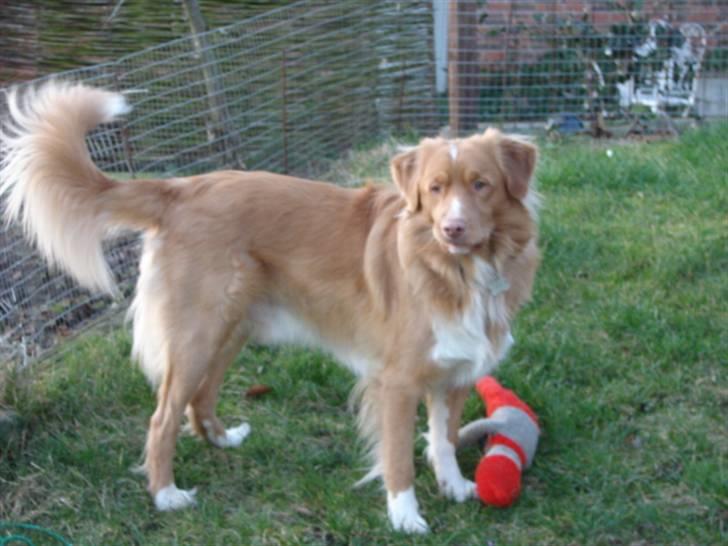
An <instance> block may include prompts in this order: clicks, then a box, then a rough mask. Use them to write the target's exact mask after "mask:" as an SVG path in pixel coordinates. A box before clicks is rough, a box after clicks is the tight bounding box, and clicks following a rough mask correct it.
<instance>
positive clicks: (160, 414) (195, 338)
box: [144, 325, 215, 510]
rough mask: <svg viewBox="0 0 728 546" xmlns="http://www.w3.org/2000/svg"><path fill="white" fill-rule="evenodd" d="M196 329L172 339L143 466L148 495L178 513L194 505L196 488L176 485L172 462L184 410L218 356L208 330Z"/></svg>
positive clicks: (176, 335) (159, 504)
mask: <svg viewBox="0 0 728 546" xmlns="http://www.w3.org/2000/svg"><path fill="white" fill-rule="evenodd" d="M196 329H197V331H196V332H191V331H190V330H187V329H184V330H182V329H177V330H176V331H175V336H173V337H174V339H173V340H170V343H169V349H168V352H169V355H168V358H169V361H168V362H167V365H166V368H165V373H164V378H163V380H162V384H161V385H160V387H159V390H158V391H157V409H156V410H155V412H154V415H152V418H151V420H150V422H149V433H148V435H147V448H146V460H145V463H144V466H145V469H146V471H147V477H148V480H149V492H150V493H151V494H152V497H153V498H154V504H155V506H156V507H157V509H158V510H176V509H180V508H185V507H186V506H189V505H192V504H194V502H195V498H194V496H195V490H194V489H193V490H189V491H185V490H181V489H178V488H177V486H176V485H175V481H174V474H173V471H172V461H173V459H174V451H175V444H176V442H177V434H178V432H179V428H180V424H181V421H182V415H183V413H184V410H185V407H186V406H187V404H188V403H189V401H190V400H191V399H192V396H193V395H194V393H195V391H196V390H197V388H198V387H199V385H200V383H201V382H202V380H203V379H204V377H205V373H206V371H207V368H208V366H209V364H210V362H211V359H212V357H213V356H214V353H215V351H214V342H212V340H211V339H210V336H209V335H207V334H206V332H205V328H204V327H203V326H202V325H199V326H197V327H196ZM185 330H186V331H185ZM190 334H191V335H190Z"/></svg>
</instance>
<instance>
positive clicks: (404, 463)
mask: <svg viewBox="0 0 728 546" xmlns="http://www.w3.org/2000/svg"><path fill="white" fill-rule="evenodd" d="M419 400H420V396H419V395H418V393H416V392H412V388H411V387H403V386H384V387H382V389H381V400H380V403H381V411H382V414H381V417H382V438H381V446H380V447H381V457H382V461H381V462H382V469H383V471H384V486H385V487H386V489H387V512H388V514H389V520H390V521H391V522H392V526H393V527H394V529H395V530H397V531H405V532H407V533H426V532H427V531H428V530H429V527H428V526H427V522H426V521H425V520H424V519H423V518H422V516H421V515H420V512H419V507H418V505H417V497H416V496H415V488H414V479H415V467H414V459H413V449H414V434H415V418H416V415H417V405H418V404H419Z"/></svg>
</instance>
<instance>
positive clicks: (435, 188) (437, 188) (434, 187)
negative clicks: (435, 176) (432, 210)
mask: <svg viewBox="0 0 728 546" xmlns="http://www.w3.org/2000/svg"><path fill="white" fill-rule="evenodd" d="M441 191H442V186H440V184H433V185H432V186H430V193H440V192H441Z"/></svg>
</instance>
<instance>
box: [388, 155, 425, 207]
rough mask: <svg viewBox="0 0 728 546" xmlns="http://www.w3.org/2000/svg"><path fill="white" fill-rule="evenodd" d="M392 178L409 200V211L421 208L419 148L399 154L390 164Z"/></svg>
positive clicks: (406, 199) (407, 200)
mask: <svg viewBox="0 0 728 546" xmlns="http://www.w3.org/2000/svg"><path fill="white" fill-rule="evenodd" d="M389 169H390V171H391V172H392V179H393V180H394V183H395V184H397V187H398V188H399V191H401V192H402V195H403V196H404V199H405V201H406V202H407V211H408V212H417V210H418V209H419V208H420V190H419V187H418V184H417V177H416V172H417V148H415V149H414V150H409V151H407V152H404V153H401V154H398V155H396V156H394V157H393V158H392V161H391V162H390V164H389Z"/></svg>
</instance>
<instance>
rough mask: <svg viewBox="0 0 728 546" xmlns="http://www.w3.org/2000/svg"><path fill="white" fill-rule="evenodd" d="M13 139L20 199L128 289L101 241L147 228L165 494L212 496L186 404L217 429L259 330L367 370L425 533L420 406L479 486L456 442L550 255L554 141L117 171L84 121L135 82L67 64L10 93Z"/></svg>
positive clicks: (438, 460) (115, 108)
mask: <svg viewBox="0 0 728 546" xmlns="http://www.w3.org/2000/svg"><path fill="white" fill-rule="evenodd" d="M9 103H10V107H11V110H10V112H11V120H10V123H9V124H8V126H7V127H6V128H5V131H4V134H3V136H2V139H1V142H2V145H3V148H4V158H3V166H2V171H0V179H1V181H2V192H3V193H4V194H6V195H7V199H8V201H7V209H6V213H7V215H8V217H9V218H12V219H20V220H21V221H22V223H23V225H24V227H25V230H26V233H27V234H28V236H29V237H30V238H31V239H32V240H33V241H35V242H36V243H37V244H38V247H39V249H40V251H41V252H42V253H43V254H44V255H45V256H46V258H47V259H48V260H49V261H50V262H51V263H54V264H57V265H59V266H60V267H62V268H64V269H65V270H66V271H67V272H69V273H70V274H71V275H73V276H74V277H75V278H76V279H77V280H78V282H80V283H81V284H82V285H84V286H86V287H88V288H91V289H97V290H103V291H106V292H110V293H113V292H114V284H113V280H112V277H111V274H110V272H109V270H108V266H107V264H106V263H105V261H104V257H103V252H102V246H101V242H102V240H103V238H104V236H105V235H106V234H107V233H108V232H109V230H111V229H113V228H118V227H127V228H134V229H140V230H144V232H145V235H144V251H143V256H142V260H141V266H140V275H139V281H138V284H137V292H136V297H135V298H134V302H133V304H132V307H131V311H130V312H131V315H132V316H133V319H134V349H133V352H134V356H135V357H136V358H137V359H138V360H139V362H140V364H141V366H142V368H143V370H144V372H145V373H146V375H147V377H148V378H149V380H150V381H151V382H152V383H153V384H154V385H155V386H158V391H157V395H158V404H157V409H156V411H155V412H154V415H153V416H152V418H151V422H150V428H149V435H148V439H147V448H146V461H145V468H146V471H147V472H148V478H149V491H150V492H151V494H152V496H153V498H154V502H155V505H156V507H157V508H158V509H160V510H171V509H177V508H182V507H184V506H187V505H190V504H193V503H194V494H195V491H194V490H191V491H184V490H180V489H178V488H177V487H176V486H175V482H174V476H173V473H172V460H173V457H174V450H175V443H176V438H177V433H178V430H179V427H180V422H181V420H182V416H183V414H184V413H185V411H186V413H187V416H188V418H189V420H190V421H191V423H192V425H193V427H194V429H195V430H196V431H197V433H199V434H200V435H201V436H202V437H204V438H206V439H207V440H208V441H209V442H210V443H212V444H214V445H216V446H218V447H230V446H237V445H239V444H240V443H241V442H242V440H243V439H244V438H245V436H247V434H248V432H249V427H248V425H247V424H243V425H241V426H239V427H236V428H232V429H228V430H226V429H225V428H224V427H223V425H222V423H221V422H220V420H219V419H218V417H217V416H216V414H215V405H216V400H217V395H218V390H219V388H220V384H221V382H222V380H223V375H224V373H225V370H226V368H227V367H228V365H229V364H230V362H231V361H232V360H233V358H234V357H235V355H237V354H238V352H239V351H240V348H241V346H242V345H243V343H244V342H245V341H246V340H249V339H252V340H256V341H259V342H266V343H281V342H284V343H286V342H296V343H304V344H307V345H315V346H320V347H323V348H325V349H326V350H328V351H330V352H331V353H332V354H333V355H335V356H336V357H337V358H338V359H339V360H340V361H341V362H342V363H343V364H344V365H346V366H347V367H348V368H349V369H351V370H352V371H353V372H354V373H355V374H356V375H357V376H358V378H359V381H360V383H359V386H360V392H361V396H362V401H361V414H360V423H361V426H362V429H363V431H364V433H365V435H366V436H367V438H368V439H369V440H370V441H371V445H372V452H373V454H374V456H375V459H376V463H375V465H374V468H373V470H372V472H370V473H369V474H368V475H367V477H365V478H364V480H363V481H365V480H367V479H369V478H373V477H376V476H378V475H380V474H381V475H383V478H384V484H385V486H386V489H387V505H388V511H389V517H390V520H391V522H392V524H393V526H394V527H395V529H401V530H404V531H408V532H424V531H426V530H427V524H426V523H425V521H424V519H423V518H422V517H421V516H420V514H419V511H418V507H417V500H416V498H415V494H414V488H413V482H414V465H413V453H412V452H413V438H414V433H415V430H414V429H415V414H416V410H417V406H418V404H419V402H420V400H422V399H423V398H424V399H425V400H426V402H427V406H428V411H429V418H428V425H429V431H428V433H427V438H428V441H429V446H428V456H429V459H430V461H431V463H432V465H433V467H434V470H435V473H436V475H437V481H438V483H439V485H440V489H441V491H442V493H443V494H445V495H446V496H448V497H451V498H453V499H455V500H457V501H463V500H465V499H467V498H470V497H472V495H473V491H474V488H473V483H472V482H470V481H468V480H466V479H465V478H463V476H462V474H461V472H460V469H459V467H458V464H457V461H456V459H455V448H454V445H455V442H456V440H457V432H458V425H459V421H460V414H461V411H462V407H463V404H464V401H465V398H466V396H467V395H468V393H469V391H470V388H471V386H472V384H473V382H474V381H475V380H476V379H477V378H479V377H482V376H483V375H485V374H487V373H488V372H490V371H491V370H492V369H493V368H494V367H495V366H496V364H497V363H498V362H499V360H501V359H502V357H503V355H504V354H505V352H506V350H507V348H508V346H509V345H510V343H511V341H512V339H511V337H510V328H509V321H510V319H511V318H512V316H513V314H514V312H515V311H516V309H517V308H518V307H519V306H520V305H521V304H522V303H523V302H524V301H525V300H526V299H527V298H528V296H529V294H530V291H531V285H532V282H533V277H534V274H535V271H536V268H537V266H538V261H539V253H538V249H537V246H536V236H537V228H536V210H535V208H536V197H535V192H534V191H533V190H532V189H531V184H530V180H531V176H532V174H533V171H534V167H535V164H536V155H537V153H536V148H535V147H534V146H532V145H531V144H528V143H526V142H524V141H521V140H518V139H515V138H512V137H508V136H505V135H502V134H501V133H500V132H498V131H496V130H488V131H486V132H485V134H482V135H477V136H473V137H470V138H467V139H461V140H445V139H441V138H438V139H426V140H423V141H422V142H421V143H420V145H419V146H417V147H416V148H414V149H412V150H411V151H408V152H406V153H403V154H401V155H398V156H397V157H395V158H394V159H393V160H392V175H393V177H394V181H395V182H396V184H397V187H398V188H399V191H397V190H396V189H393V188H389V187H365V188H361V189H342V188H339V187H337V186H333V185H328V184H323V183H319V182H310V181H305V180H300V179H295V178H291V177H287V176H280V175H276V174H271V173H265V172H236V171H221V172H214V173H210V174H205V175H200V176H192V177H188V178H173V179H168V180H135V181H132V182H128V183H127V182H118V181H115V180H112V179H110V178H109V177H107V176H106V175H104V174H103V173H101V172H100V171H99V170H98V169H97V168H96V166H95V165H94V164H93V163H92V161H91V159H90V156H89V153H88V151H87V149H86V146H85V143H84V136H85V134H86V132H88V131H89V130H91V129H92V128H94V127H95V126H96V125H98V124H99V123H101V122H107V121H110V120H111V119H112V118H113V117H114V116H116V115H118V114H121V113H125V112H126V111H128V107H127V106H126V102H125V101H124V98H123V97H122V96H121V95H119V94H115V93H111V92H108V91H103V90H99V89H93V88H90V87H85V86H82V85H69V84H62V83H49V84H46V85H44V86H43V87H42V88H40V89H39V90H37V91H36V92H33V93H29V94H27V95H25V96H24V97H20V96H19V95H18V93H17V92H13V93H11V94H10V95H9Z"/></svg>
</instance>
